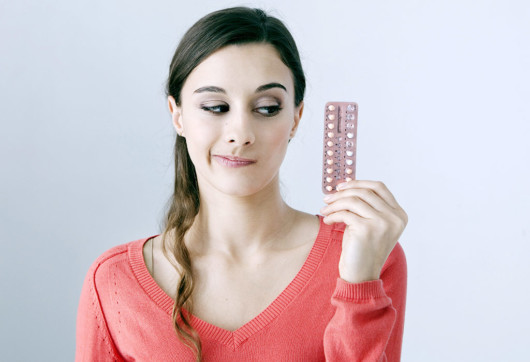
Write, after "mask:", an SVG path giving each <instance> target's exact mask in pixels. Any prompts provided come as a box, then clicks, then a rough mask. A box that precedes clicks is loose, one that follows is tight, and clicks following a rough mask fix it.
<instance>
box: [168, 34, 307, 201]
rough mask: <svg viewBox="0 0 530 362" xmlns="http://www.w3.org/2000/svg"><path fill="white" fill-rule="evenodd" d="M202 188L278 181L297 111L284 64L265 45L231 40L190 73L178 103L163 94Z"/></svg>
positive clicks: (249, 187)
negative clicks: (185, 144)
mask: <svg viewBox="0 0 530 362" xmlns="http://www.w3.org/2000/svg"><path fill="white" fill-rule="evenodd" d="M169 108H170V111H171V113H172V118H173V123H174V126H175V129H176V130H177V132H178V133H179V134H181V135H183V136H184V137H186V142H187V145H188V152H189V155H190V157H191V160H192V161H193V164H194V165H195V169H196V172H197V178H198V182H199V187H200V189H201V193H202V192H204V191H206V189H209V190H211V189H215V190H217V191H220V192H223V193H226V194H231V195H237V196H247V195H251V194H254V193H256V192H258V191H260V190H262V189H264V188H265V187H267V186H268V185H271V182H273V181H274V182H276V181H277V180H276V179H277V177H278V171H279V168H280V165H281V163H282V161H283V158H284V156H285V152H286V150H287V143H288V141H289V139H290V138H292V137H293V136H294V133H295V131H296V128H297V126H298V123H299V121H300V118H301V116H302V110H303V103H301V104H300V105H299V106H298V107H295V105H294V84H293V78H292V74H291V71H290V69H289V68H288V67H287V66H286V65H285V64H284V63H283V62H282V61H281V59H280V57H279V55H278V53H277V51H276V49H275V48H274V47H273V46H271V45H269V44H258V43H256V44H254V43H252V44H246V45H230V46H227V47H224V48H222V49H220V50H218V51H216V52H214V53H213V54H212V55H210V56H209V57H208V58H206V59H205V60H204V61H203V62H202V63H200V64H199V65H198V66H197V67H196V68H195V69H194V70H193V71H192V72H191V74H190V75H189V76H188V78H187V80H186V82H185V83H184V86H183V88H182V92H181V103H180V105H179V106H177V105H176V104H175V100H174V99H173V98H172V97H169Z"/></svg>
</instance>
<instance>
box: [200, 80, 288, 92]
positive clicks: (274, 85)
mask: <svg viewBox="0 0 530 362" xmlns="http://www.w3.org/2000/svg"><path fill="white" fill-rule="evenodd" d="M271 88H281V89H283V90H284V91H286V92H287V88H285V86H283V85H282V84H280V83H274V82H273V83H267V84H264V85H260V86H259V87H258V88H256V91H255V92H256V93H259V92H264V91H266V90H267V89H271ZM205 92H212V93H224V94H226V91H225V90H224V89H223V88H219V87H215V86H206V87H201V88H199V89H196V90H195V92H193V93H205Z"/></svg>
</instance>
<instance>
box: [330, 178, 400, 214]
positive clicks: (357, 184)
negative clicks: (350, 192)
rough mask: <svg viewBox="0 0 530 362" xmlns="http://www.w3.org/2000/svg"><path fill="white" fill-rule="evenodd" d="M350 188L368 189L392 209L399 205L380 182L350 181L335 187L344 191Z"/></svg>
mask: <svg viewBox="0 0 530 362" xmlns="http://www.w3.org/2000/svg"><path fill="white" fill-rule="evenodd" d="M352 188H369V189H371V190H372V191H373V192H375V193H376V194H378V195H379V196H380V197H381V199H383V200H384V201H385V202H386V203H387V204H388V205H390V206H391V207H393V208H399V207H400V206H399V204H398V202H397V201H396V199H395V197H394V195H392V193H391V192H390V190H389V189H388V188H387V187H386V185H385V184H384V183H383V182H381V181H370V180H351V181H347V182H342V183H340V184H339V185H337V190H339V191H341V190H346V189H352Z"/></svg>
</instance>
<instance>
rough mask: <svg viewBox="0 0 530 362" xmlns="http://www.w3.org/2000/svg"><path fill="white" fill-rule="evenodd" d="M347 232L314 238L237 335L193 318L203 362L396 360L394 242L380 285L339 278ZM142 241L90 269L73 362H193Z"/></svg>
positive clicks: (400, 257) (399, 279)
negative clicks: (298, 264) (293, 271)
mask: <svg viewBox="0 0 530 362" xmlns="http://www.w3.org/2000/svg"><path fill="white" fill-rule="evenodd" d="M343 230H344V225H343V224H335V225H333V226H329V225H326V224H324V223H323V222H322V217H320V230H319V233H318V236H317V238H316V240H315V242H314V245H313V247H312V249H311V251H310V253H309V255H308V257H307V259H306V261H305V263H304V265H303V266H302V268H301V269H300V271H299V272H298V274H297V275H296V277H295V278H294V279H293V280H292V281H291V283H290V284H289V285H288V286H287V287H286V288H285V289H284V290H283V291H282V293H280V295H278V296H277V297H276V299H275V300H274V301H273V302H272V303H271V304H270V305H269V306H268V307H267V308H266V309H265V310H263V311H262V312H261V313H260V314H259V315H257V316H256V317H255V318H254V319H252V320H251V321H249V322H248V323H246V324H245V325H243V326H242V327H241V328H239V329H237V330H236V331H233V332H231V331H228V330H225V329H222V328H219V327H217V326H214V325H212V324H210V323H208V322H206V321H203V320H201V319H199V318H197V317H195V316H192V319H191V323H192V325H193V327H194V328H195V329H196V330H197V331H198V333H199V335H200V337H201V341H202V345H203V356H204V361H387V360H388V361H399V360H400V355H401V342H402V336H403V326H404V313H405V297H406V278H407V270H406V261H405V255H404V253H403V249H402V248H401V246H400V244H399V243H398V244H397V245H396V247H395V248H394V250H393V251H392V253H391V254H390V256H389V258H388V260H387V262H386V263H385V266H384V267H383V270H382V272H381V279H379V280H374V281H368V282H364V283H356V284H352V283H348V282H346V281H344V280H342V279H340V278H339V274H338V262H339V257H340V251H341V241H342V235H343ZM152 237H153V236H151V237H149V238H144V239H140V240H136V241H133V242H130V243H127V244H123V245H120V246H117V247H114V248H112V249H110V250H109V251H107V252H105V253H104V254H103V255H101V256H100V257H99V258H98V259H97V260H96V261H95V262H94V264H93V265H92V267H91V268H90V270H89V272H88V274H87V276H86V279H85V283H84V285H83V290H82V293H81V300H80V303H79V310H78V320H77V347H76V361H133V360H134V361H193V360H194V359H193V355H192V353H191V352H190V350H189V348H188V347H186V346H185V345H184V344H182V342H180V341H179V339H178V337H177V335H176V332H175V331H174V329H173V325H172V321H171V311H172V309H173V300H172V299H171V298H170V297H169V296H168V295H167V294H166V293H165V292H164V291H163V290H162V289H161V288H160V287H159V286H158V284H157V283H156V282H155V281H154V280H153V278H152V277H151V275H150V274H149V271H148V270H147V267H146V265H145V262H144V259H143V253H142V248H143V245H144V243H145V242H146V241H147V240H148V239H150V238H152Z"/></svg>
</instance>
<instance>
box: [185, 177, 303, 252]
mask: <svg viewBox="0 0 530 362" xmlns="http://www.w3.org/2000/svg"><path fill="white" fill-rule="evenodd" d="M200 197H201V206H200V208H199V213H198V214H197V216H196V217H195V221H194V223H193V226H192V227H191V229H190V230H189V232H188V233H187V235H186V243H187V244H188V248H189V249H190V251H191V252H192V253H193V254H195V253H196V254H199V255H201V254H202V255H204V254H208V253H210V252H221V253H223V254H227V255H229V256H230V257H233V258H237V259H239V258H244V257H245V256H246V255H251V254H254V253H256V252H259V251H260V250H264V249H266V248H271V247H274V246H275V243H276V242H277V241H278V237H279V236H280V235H282V234H283V233H284V232H285V230H288V229H289V225H293V222H294V219H295V218H296V216H297V213H296V211H295V210H294V209H292V208H291V207H289V206H288V205H287V204H286V203H285V201H284V200H283V199H282V197H281V194H280V187H279V181H278V180H277V179H275V180H274V181H273V182H271V183H270V184H269V185H268V186H267V187H265V188H264V189H262V190H260V191H259V192H258V193H256V194H253V195H250V196H233V195H227V194H223V193H220V192H217V191H214V190H211V189H207V190H206V191H205V192H201V196H200Z"/></svg>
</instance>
